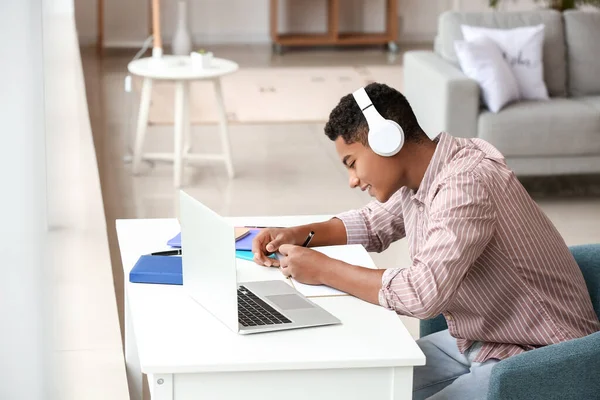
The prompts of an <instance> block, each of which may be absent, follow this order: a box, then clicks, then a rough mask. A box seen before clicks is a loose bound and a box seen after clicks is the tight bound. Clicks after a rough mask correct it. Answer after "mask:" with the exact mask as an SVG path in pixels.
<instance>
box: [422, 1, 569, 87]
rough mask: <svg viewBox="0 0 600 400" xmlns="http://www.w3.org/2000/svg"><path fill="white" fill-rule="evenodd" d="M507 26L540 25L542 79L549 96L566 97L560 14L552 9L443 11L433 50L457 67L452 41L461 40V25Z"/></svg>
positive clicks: (565, 74) (565, 67) (502, 27)
mask: <svg viewBox="0 0 600 400" xmlns="http://www.w3.org/2000/svg"><path fill="white" fill-rule="evenodd" d="M463 24H464V25H471V26H482V27H486V28H495V29H511V28H518V27H522V26H534V25H539V24H544V49H543V52H544V81H545V82H546V86H547V88H548V92H549V94H550V96H553V97H557V96H559V97H560V96H562V97H564V96H566V94H567V83H566V82H567V65H566V61H565V57H566V56H565V38H564V30H563V22H562V17H561V13H559V12H558V11H555V10H539V11H527V12H486V13H461V12H455V11H446V12H444V13H443V14H442V15H440V18H439V20H438V33H437V37H436V40H435V45H434V50H435V51H436V52H437V53H438V54H440V56H442V57H443V58H444V59H446V60H447V61H449V62H451V63H453V64H455V65H456V66H458V65H459V64H458V58H457V56H456V52H455V50H454V41H455V40H462V39H463V35H462V32H461V25H463Z"/></svg>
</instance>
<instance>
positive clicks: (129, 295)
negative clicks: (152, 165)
mask: <svg viewBox="0 0 600 400" xmlns="http://www.w3.org/2000/svg"><path fill="white" fill-rule="evenodd" d="M327 218H328V216H312V217H311V216H304V217H262V218H258V217H252V218H231V219H230V220H231V221H232V223H233V224H235V225H238V226H241V225H251V226H257V225H258V226H260V225H276V226H291V225H297V224H302V223H306V222H310V221H317V220H325V219H327ZM177 232H179V225H178V223H177V220H175V219H154V220H143V219H138V220H118V221H117V233H118V237H119V245H120V248H121V257H122V260H123V269H124V273H125V311H126V314H125V323H126V330H125V352H126V363H127V372H128V378H129V379H130V386H131V387H132V389H133V390H132V399H133V400H138V399H140V398H141V393H142V374H147V375H148V382H149V386H150V391H151V393H152V398H153V399H156V400H172V399H176V400H183V399H194V400H195V399H244V400H254V399H256V400H269V399H273V400H275V399H276V400H280V399H286V400H296V399H297V400H299V399H311V400H320V399H323V400H335V399H344V400H350V399H361V400H362V399H370V400H376V399H386V400H389V399H411V398H412V370H413V366H415V365H423V364H424V363H425V356H424V355H423V353H422V352H421V350H420V349H419V347H418V346H417V344H416V343H415V341H414V340H413V338H412V337H411V335H410V334H409V332H408V331H407V330H406V328H405V327H404V325H403V324H402V322H401V321H400V319H399V318H398V317H397V316H396V315H395V313H394V312H392V311H388V310H385V309H384V308H382V307H379V306H375V305H372V304H369V303H366V302H363V301H361V300H359V299H356V298H354V297H351V296H343V297H329V298H325V297H323V298H312V300H313V301H315V302H316V303H317V304H319V305H320V306H322V307H323V308H325V309H326V310H328V311H329V312H331V313H332V314H334V315H335V316H337V317H338V318H339V319H340V320H341V321H342V325H336V326H329V327H318V328H307V329H298V330H290V331H282V332H273V333H263V334H255V335H238V334H236V333H234V332H232V331H230V330H229V329H228V328H227V327H225V325H223V324H222V323H221V322H220V321H218V320H216V319H215V318H213V317H212V316H211V315H210V314H208V312H207V311H206V310H204V308H202V306H200V305H199V304H198V303H196V302H195V301H194V300H192V298H191V297H190V296H189V295H188V294H187V293H185V292H184V289H183V287H182V286H170V285H148V284H135V283H130V282H129V279H128V277H129V271H130V270H131V268H132V267H133V265H134V264H135V262H136V261H137V259H138V257H139V256H140V255H142V254H147V253H149V252H151V251H157V250H162V249H166V248H167V246H166V244H165V243H166V241H167V240H168V239H169V238H171V237H172V236H173V235H175V234H176V233H177ZM238 271H240V272H241V273H240V274H238V275H239V276H238V279H240V280H266V279H283V277H282V275H281V273H280V272H279V271H278V270H277V269H273V268H264V267H260V266H258V265H254V264H253V263H251V262H249V261H244V260H238Z"/></svg>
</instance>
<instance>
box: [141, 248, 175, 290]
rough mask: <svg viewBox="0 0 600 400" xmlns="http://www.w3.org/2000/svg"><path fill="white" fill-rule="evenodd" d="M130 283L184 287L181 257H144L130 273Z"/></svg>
mask: <svg viewBox="0 0 600 400" xmlns="http://www.w3.org/2000/svg"><path fill="white" fill-rule="evenodd" d="M129 281H130V282H135V283H161V284H165V285H183V274H182V267H181V257H177V256H151V255H143V256H141V257H140V258H139V259H138V260H137V262H136V263H135V265H134V266H133V269H132V270H131V272H129Z"/></svg>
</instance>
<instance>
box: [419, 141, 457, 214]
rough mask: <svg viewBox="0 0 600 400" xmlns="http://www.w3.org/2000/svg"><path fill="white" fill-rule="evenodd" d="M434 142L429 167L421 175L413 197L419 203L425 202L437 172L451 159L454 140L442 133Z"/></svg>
mask: <svg viewBox="0 0 600 400" xmlns="http://www.w3.org/2000/svg"><path fill="white" fill-rule="evenodd" d="M434 142H437V146H436V148H435V151H434V152H433V157H431V161H429V165H428V166H427V170H426V171H425V175H423V180H422V181H421V184H420V185H419V189H417V192H416V193H415V194H414V196H413V198H414V199H415V200H418V201H420V202H421V203H424V202H425V199H426V198H427V193H429V189H431V186H432V185H433V182H434V181H435V178H436V177H437V175H438V174H439V172H440V171H441V170H442V168H444V166H445V165H446V164H447V163H448V161H450V159H451V158H452V153H453V151H452V148H453V147H454V138H453V137H452V136H450V135H448V134H447V133H446V132H442V133H440V134H439V135H438V136H437V137H436V138H435V139H434Z"/></svg>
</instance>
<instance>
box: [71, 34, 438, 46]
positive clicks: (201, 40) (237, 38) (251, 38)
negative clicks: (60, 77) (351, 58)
mask: <svg viewBox="0 0 600 400" xmlns="http://www.w3.org/2000/svg"><path fill="white" fill-rule="evenodd" d="M434 37H435V32H423V33H421V32H419V33H416V32H415V33H410V32H408V33H402V34H400V35H399V37H398V43H431V42H433V39H434ZM163 40H164V42H165V43H169V42H170V40H171V39H170V37H164V38H163ZM193 42H194V45H195V46H212V45H219V44H271V38H270V37H269V36H268V35H265V34H262V33H254V34H252V33H250V34H217V35H194V37H193ZM143 43H144V39H139V40H118V39H112V40H111V39H107V40H105V41H104V47H105V48H116V49H119V48H141V47H142V45H143ZM95 44H96V37H95V36H93V37H92V36H80V37H79V45H80V46H92V45H95Z"/></svg>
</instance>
